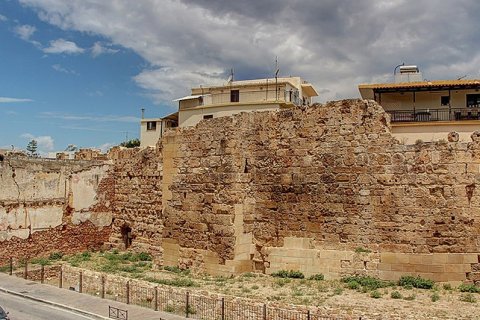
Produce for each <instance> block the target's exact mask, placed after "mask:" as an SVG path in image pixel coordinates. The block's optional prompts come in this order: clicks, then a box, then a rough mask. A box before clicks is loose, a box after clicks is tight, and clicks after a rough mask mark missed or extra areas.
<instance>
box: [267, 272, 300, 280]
mask: <svg viewBox="0 0 480 320" xmlns="http://www.w3.org/2000/svg"><path fill="white" fill-rule="evenodd" d="M271 275H272V277H278V278H292V279H303V278H305V276H304V275H303V273H302V272H301V271H294V270H290V271H288V270H280V271H278V272H274V273H272V274H271Z"/></svg>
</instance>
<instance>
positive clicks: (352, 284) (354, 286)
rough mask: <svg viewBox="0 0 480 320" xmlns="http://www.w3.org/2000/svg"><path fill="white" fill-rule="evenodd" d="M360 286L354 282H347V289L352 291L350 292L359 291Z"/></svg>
mask: <svg viewBox="0 0 480 320" xmlns="http://www.w3.org/2000/svg"><path fill="white" fill-rule="evenodd" d="M360 287H361V285H360V283H358V282H357V281H355V280H352V281H349V282H347V288H348V289H352V290H358V289H360Z"/></svg>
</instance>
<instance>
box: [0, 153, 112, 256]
mask: <svg viewBox="0 0 480 320" xmlns="http://www.w3.org/2000/svg"><path fill="white" fill-rule="evenodd" d="M0 160H1V161H0V260H2V261H7V258H9V257H13V258H26V257H30V258H32V257H37V256H46V255H48V254H50V253H52V252H63V253H74V252H79V251H84V250H95V249H100V248H101V247H102V245H103V244H104V243H105V242H106V241H107V240H108V238H109V236H110V230H111V227H110V225H111V220H112V213H111V211H112V210H111V208H110V205H111V203H112V200H113V198H112V193H111V192H110V191H111V190H112V187H113V184H112V183H113V181H112V180H111V179H108V178H107V176H108V171H109V169H110V167H109V165H108V164H106V163H105V162H98V161H62V160H46V159H36V158H28V157H26V156H24V155H15V154H13V155H11V154H6V155H4V156H3V157H2V159H0Z"/></svg>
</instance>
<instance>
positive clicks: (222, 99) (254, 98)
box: [200, 88, 303, 106]
mask: <svg viewBox="0 0 480 320" xmlns="http://www.w3.org/2000/svg"><path fill="white" fill-rule="evenodd" d="M234 91H237V90H234ZM262 102H281V103H293V104H294V105H297V106H298V105H302V104H303V100H302V98H301V97H300V96H299V92H298V91H297V90H285V89H280V88H279V89H278V90H277V91H275V88H271V89H270V88H269V89H264V90H256V91H240V90H239V91H237V92H236V93H234V94H232V92H230V91H228V92H222V93H211V94H205V95H203V96H202V99H201V101H200V105H204V106H205V105H218V104H230V103H232V104H233V103H260V104H261V103H262Z"/></svg>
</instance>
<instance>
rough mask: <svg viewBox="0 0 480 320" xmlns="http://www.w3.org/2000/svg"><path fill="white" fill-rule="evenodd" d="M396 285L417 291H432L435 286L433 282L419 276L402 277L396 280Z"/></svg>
mask: <svg viewBox="0 0 480 320" xmlns="http://www.w3.org/2000/svg"><path fill="white" fill-rule="evenodd" d="M398 285H399V286H402V287H405V286H412V287H414V288H418V289H432V288H433V286H434V285H435V282H434V281H433V280H430V279H425V278H422V277H420V276H417V277H414V276H402V277H400V279H399V280H398Z"/></svg>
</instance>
